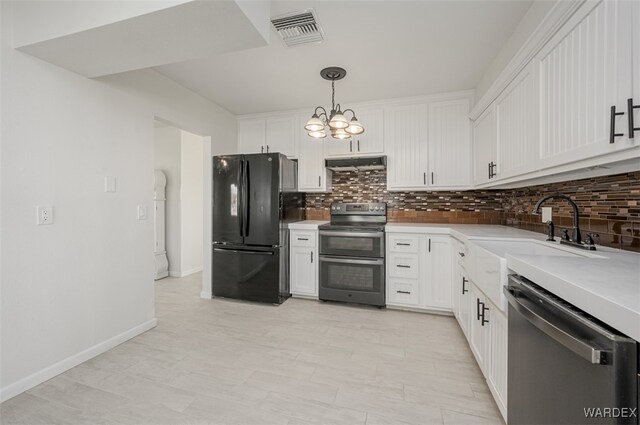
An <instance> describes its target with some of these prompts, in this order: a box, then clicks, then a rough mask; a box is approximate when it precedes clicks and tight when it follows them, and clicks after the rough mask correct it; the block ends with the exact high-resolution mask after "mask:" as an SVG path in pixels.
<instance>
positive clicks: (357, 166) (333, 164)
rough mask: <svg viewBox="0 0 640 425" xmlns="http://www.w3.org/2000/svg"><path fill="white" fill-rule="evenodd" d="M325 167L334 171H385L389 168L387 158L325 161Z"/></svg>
mask: <svg viewBox="0 0 640 425" xmlns="http://www.w3.org/2000/svg"><path fill="white" fill-rule="evenodd" d="M325 166H326V167H327V168H328V169H330V170H332V171H359V170H384V169H385V168H387V157H386V156H370V157H365V158H362V157H358V158H337V159H327V160H325Z"/></svg>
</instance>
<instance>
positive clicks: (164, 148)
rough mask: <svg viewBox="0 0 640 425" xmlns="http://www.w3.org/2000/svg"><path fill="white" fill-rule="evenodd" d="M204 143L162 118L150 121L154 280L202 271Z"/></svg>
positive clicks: (200, 138)
mask: <svg viewBox="0 0 640 425" xmlns="http://www.w3.org/2000/svg"><path fill="white" fill-rule="evenodd" d="M205 140H208V138H206V137H203V136H200V135H197V134H194V133H191V132H188V131H186V130H183V129H181V128H178V127H177V126H175V125H172V124H171V123H168V122H166V121H164V120H162V119H159V118H156V120H155V122H154V153H155V155H154V168H155V175H156V189H155V200H154V203H155V208H156V210H155V214H154V220H155V224H156V226H155V232H156V235H155V248H154V250H155V252H154V255H155V257H156V275H155V276H156V277H155V279H156V280H158V279H162V278H164V277H167V276H169V277H186V276H190V275H193V274H195V273H199V272H201V271H202V268H203V257H204V256H203V244H204V241H203V235H204V229H203V222H204V220H203V216H204V199H203V198H204V197H203V191H204V169H203V163H204V154H205V149H204V143H205ZM163 179H166V185H165V187H164V197H163V191H162V190H161V186H162V183H163ZM165 261H166V265H165V264H164V262H165Z"/></svg>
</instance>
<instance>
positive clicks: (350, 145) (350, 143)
mask: <svg viewBox="0 0 640 425" xmlns="http://www.w3.org/2000/svg"><path fill="white" fill-rule="evenodd" d="M349 152H353V140H349Z"/></svg>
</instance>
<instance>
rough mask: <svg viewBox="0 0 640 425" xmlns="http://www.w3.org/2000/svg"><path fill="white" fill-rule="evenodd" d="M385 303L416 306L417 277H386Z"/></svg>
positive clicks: (418, 297)
mask: <svg viewBox="0 0 640 425" xmlns="http://www.w3.org/2000/svg"><path fill="white" fill-rule="evenodd" d="M387 285H388V288H387V303H388V304H402V305H407V306H414V307H416V306H418V305H419V304H420V285H419V281H418V280H417V279H404V278H397V277H390V278H388V279H387Z"/></svg>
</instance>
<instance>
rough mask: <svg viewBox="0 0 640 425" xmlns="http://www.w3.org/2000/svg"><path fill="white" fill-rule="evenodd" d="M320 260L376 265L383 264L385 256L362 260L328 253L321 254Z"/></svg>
mask: <svg viewBox="0 0 640 425" xmlns="http://www.w3.org/2000/svg"><path fill="white" fill-rule="evenodd" d="M320 261H324V262H327V263H344V264H371V265H373V264H375V265H383V264H384V258H378V259H375V260H361V259H355V258H339V257H329V256H326V255H321V256H320Z"/></svg>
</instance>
